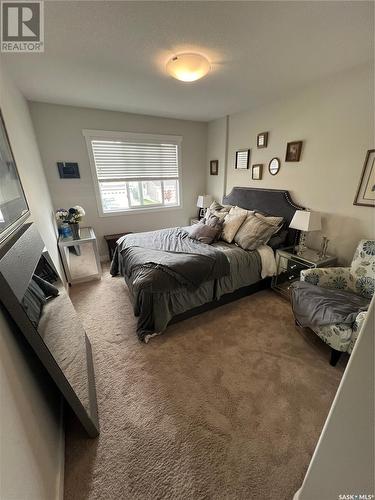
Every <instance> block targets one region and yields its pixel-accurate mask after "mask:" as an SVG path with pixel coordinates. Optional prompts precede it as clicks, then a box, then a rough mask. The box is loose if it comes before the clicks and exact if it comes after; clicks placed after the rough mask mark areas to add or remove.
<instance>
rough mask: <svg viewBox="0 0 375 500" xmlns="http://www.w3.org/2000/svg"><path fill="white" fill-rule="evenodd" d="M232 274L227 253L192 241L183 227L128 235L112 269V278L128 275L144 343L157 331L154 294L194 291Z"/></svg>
mask: <svg viewBox="0 0 375 500" xmlns="http://www.w3.org/2000/svg"><path fill="white" fill-rule="evenodd" d="M229 271H230V265H229V261H228V259H227V257H226V255H225V253H224V252H222V251H221V250H219V249H217V248H215V247H213V246H211V245H205V244H204V243H200V242H198V241H196V240H192V239H191V238H190V237H189V235H188V234H187V232H186V231H185V230H184V229H183V228H170V229H162V230H160V231H152V232H147V233H137V234H130V235H126V236H124V237H123V238H122V239H120V240H119V243H118V245H117V249H116V252H115V255H114V257H113V260H112V264H111V270H110V272H111V274H112V276H115V275H117V274H118V273H120V274H121V275H122V276H124V277H125V281H126V283H127V284H128V286H129V289H130V291H131V295H132V299H133V306H134V313H135V314H136V316H138V317H139V319H138V330H137V333H138V337H139V338H140V339H141V340H144V338H145V336H146V335H149V334H151V333H154V331H155V326H154V317H153V294H155V293H158V292H163V291H171V290H176V289H178V288H181V287H184V288H186V289H190V290H194V289H197V288H198V287H199V286H200V285H201V284H202V283H204V282H207V281H210V280H215V279H217V278H221V277H224V276H226V275H227V274H229Z"/></svg>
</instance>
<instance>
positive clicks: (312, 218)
mask: <svg viewBox="0 0 375 500" xmlns="http://www.w3.org/2000/svg"><path fill="white" fill-rule="evenodd" d="M289 227H290V228H291V229H298V230H299V231H301V235H300V237H299V244H298V252H297V255H300V256H301V255H303V253H304V251H305V250H306V233H308V232H310V231H319V229H321V228H322V222H321V217H320V213H319V212H310V211H308V210H297V211H296V213H295V214H294V216H293V219H292V222H291V223H290V224H289Z"/></svg>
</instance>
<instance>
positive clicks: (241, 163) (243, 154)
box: [235, 149, 250, 169]
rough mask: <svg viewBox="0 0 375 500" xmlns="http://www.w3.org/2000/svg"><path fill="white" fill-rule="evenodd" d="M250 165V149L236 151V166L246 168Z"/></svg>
mask: <svg viewBox="0 0 375 500" xmlns="http://www.w3.org/2000/svg"><path fill="white" fill-rule="evenodd" d="M249 166H250V149H240V150H239V151H236V165H235V168H239V169H246V168H249Z"/></svg>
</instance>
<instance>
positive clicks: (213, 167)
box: [210, 160, 219, 175]
mask: <svg viewBox="0 0 375 500" xmlns="http://www.w3.org/2000/svg"><path fill="white" fill-rule="evenodd" d="M218 174H219V160H211V161H210V175H218Z"/></svg>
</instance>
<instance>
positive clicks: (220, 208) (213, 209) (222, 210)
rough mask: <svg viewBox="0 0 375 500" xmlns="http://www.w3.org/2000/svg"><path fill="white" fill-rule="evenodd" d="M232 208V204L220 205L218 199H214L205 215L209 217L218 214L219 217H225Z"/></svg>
mask: <svg viewBox="0 0 375 500" xmlns="http://www.w3.org/2000/svg"><path fill="white" fill-rule="evenodd" d="M231 208H232V205H220V203H218V202H217V201H213V202H212V203H211V205H210V206H209V207H208V208H207V211H206V215H205V217H208V216H209V215H216V217H219V219H224V217H225V216H226V215H227V214H228V213H229V211H230V209H231Z"/></svg>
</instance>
